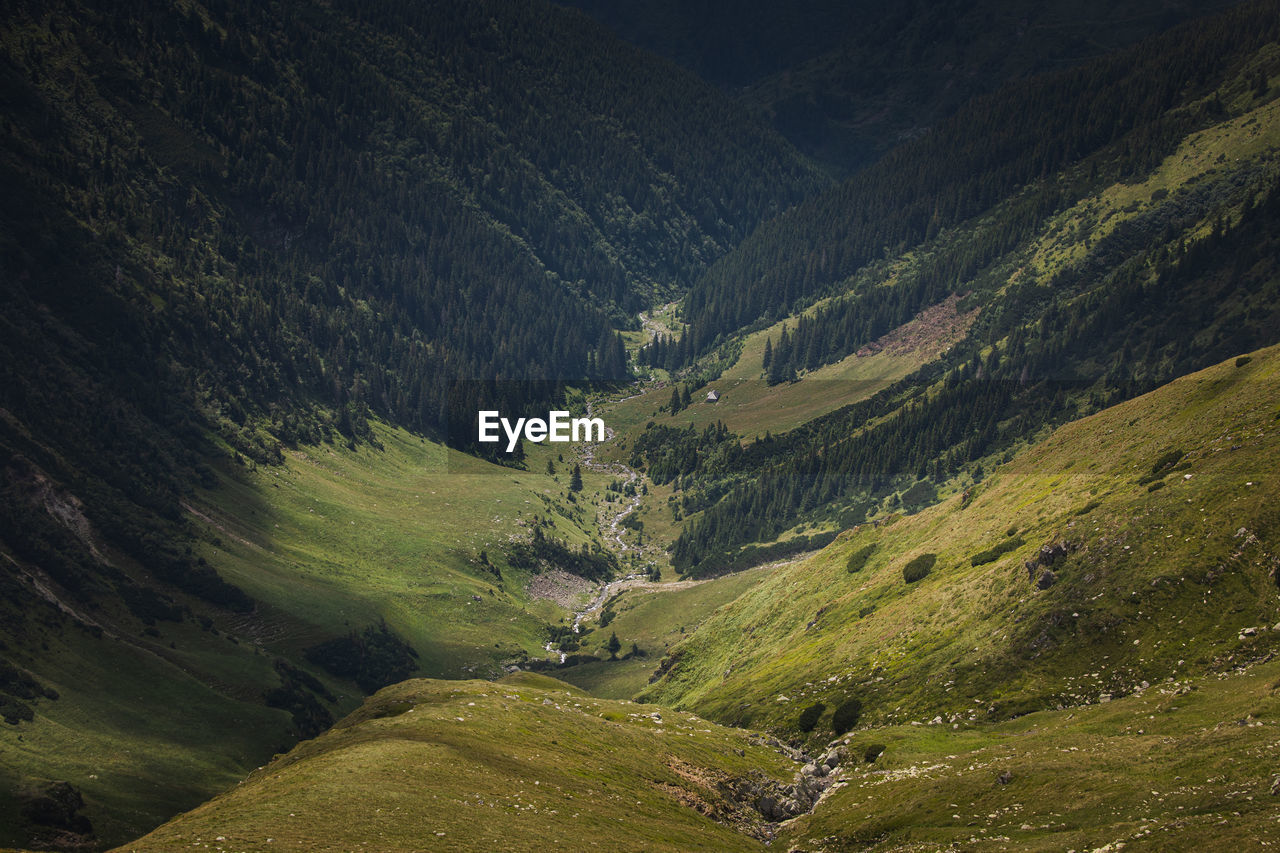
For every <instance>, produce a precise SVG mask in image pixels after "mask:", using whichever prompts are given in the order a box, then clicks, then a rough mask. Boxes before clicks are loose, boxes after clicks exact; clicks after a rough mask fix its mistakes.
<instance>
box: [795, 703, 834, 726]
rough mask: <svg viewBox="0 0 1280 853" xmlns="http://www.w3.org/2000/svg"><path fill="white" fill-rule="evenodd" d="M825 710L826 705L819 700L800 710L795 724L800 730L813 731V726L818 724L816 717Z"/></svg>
mask: <svg viewBox="0 0 1280 853" xmlns="http://www.w3.org/2000/svg"><path fill="white" fill-rule="evenodd" d="M825 710H827V706H826V705H823V704H822V703H821V702H818V703H815V704H813V705H810V706H809V707H808V708H805V709H804V710H803V711H801V712H800V718H799V719H798V720H796V725H797V726H799V728H800V731H802V732H811V731H813V727H814V726H816V725H817V724H818V719H819V718H820V717H821V716H822V712H823V711H825Z"/></svg>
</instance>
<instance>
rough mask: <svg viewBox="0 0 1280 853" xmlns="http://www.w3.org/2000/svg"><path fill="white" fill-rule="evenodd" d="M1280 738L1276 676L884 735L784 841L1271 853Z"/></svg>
mask: <svg viewBox="0 0 1280 853" xmlns="http://www.w3.org/2000/svg"><path fill="white" fill-rule="evenodd" d="M1278 732H1280V665H1277V664H1276V663H1275V662H1272V663H1268V664H1265V665H1262V666H1259V667H1255V668H1254V669H1252V670H1251V671H1250V672H1248V673H1236V672H1233V673H1230V674H1228V675H1226V676H1223V677H1220V678H1209V679H1206V680H1203V681H1201V682H1200V683H1199V684H1198V685H1192V684H1187V683H1184V682H1179V683H1165V684H1161V685H1158V686H1155V687H1152V688H1150V689H1149V690H1147V691H1145V692H1144V693H1143V694H1142V695H1137V696H1129V697H1126V698H1124V699H1120V700H1117V701H1114V702H1110V703H1107V704H1102V705H1092V706H1089V707H1087V708H1075V709H1071V710H1066V711H1042V712H1039V713H1035V714H1030V715H1028V716H1025V717H1020V718H1019V719H1017V720H1012V721H1009V722H1007V723H1002V724H998V725H989V726H983V727H978V728H974V729H965V730H963V731H948V730H947V729H946V728H943V727H937V726H924V727H920V726H891V727H888V728H883V729H876V730H873V731H869V732H863V733H859V734H858V735H857V736H854V737H852V738H850V741H851V746H852V747H854V748H860V749H861V750H865V748H866V746H867V745H869V744H871V743H872V742H874V743H878V744H881V745H885V746H886V747H887V749H886V751H885V753H884V754H883V755H882V756H881V758H880V759H879V760H878V761H877V762H876V763H874V764H863V765H862V766H861V767H860V768H854V769H853V772H851V773H847V774H846V777H845V778H846V781H847V783H848V784H847V785H844V786H841V787H839V788H837V789H836V790H834V791H832V792H831V793H830V794H829V795H828V796H827V798H826V799H824V800H823V801H822V803H821V804H820V805H819V807H818V809H817V810H816V811H815V812H814V813H813V814H812V815H809V816H804V817H801V818H799V819H797V820H796V821H794V822H793V823H792V824H790V825H789V826H788V827H787V828H786V831H785V834H784V836H783V838H782V839H780V840H781V841H782V842H783V843H785V844H787V845H788V848H787V849H791V850H795V851H830V850H848V849H857V850H877V851H888V850H912V851H927V850H954V849H963V850H972V851H988V850H990V851H994V850H1027V851H1032V850H1035V851H1062V850H1119V849H1121V847H1120V845H1121V844H1123V845H1124V849H1126V850H1132V851H1138V850H1150V851H1163V850H1231V849H1238V850H1260V849H1266V848H1267V847H1268V845H1269V844H1270V845H1274V844H1275V842H1274V841H1271V842H1268V841H1267V839H1274V838H1275V837H1276V832H1277V828H1278V821H1280V813H1278V812H1277V810H1276V806H1275V802H1276V797H1275V795H1274V793H1273V791H1272V785H1273V780H1274V779H1275V778H1276V776H1275V773H1276V766H1275V760H1274V759H1275V755H1276V753H1277V750H1280V734H1278ZM1006 772H1007V773H1009V774H1011V776H1012V778H1011V779H1010V780H1009V781H1007V783H1005V784H1001V783H1000V782H999V781H998V777H999V776H1000V774H1002V773H1006ZM1108 845H1110V846H1108Z"/></svg>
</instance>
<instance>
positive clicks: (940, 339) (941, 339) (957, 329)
mask: <svg viewBox="0 0 1280 853" xmlns="http://www.w3.org/2000/svg"><path fill="white" fill-rule="evenodd" d="M959 304H960V297H959V296H958V295H956V294H954V293H953V294H952V295H950V296H948V297H947V298H946V299H944V300H942V301H941V302H939V303H938V304H937V305H934V306H932V307H930V308H926V309H924V310H923V311H921V312H920V313H919V314H917V315H916V316H915V317H914V318H913V319H912V320H911V321H910V322H908V323H906V324H904V325H901V326H899V327H898V328H896V329H894V330H893V331H892V332H890V333H889V334H887V335H884V336H883V337H881V338H880V339H879V340H876V341H874V342H872V343H869V344H867V345H866V346H865V347H863V348H862V349H860V350H858V355H859V356H868V355H874V354H875V353H878V352H881V351H886V352H888V353H889V354H890V355H907V354H909V353H923V354H925V355H926V356H928V357H929V358H936V357H937V356H939V355H941V354H942V353H943V352H946V351H947V350H948V349H949V348H951V347H952V346H954V345H955V344H957V343H959V342H960V340H961V339H962V338H963V337H964V336H965V333H966V332H968V331H969V327H970V326H972V325H973V321H974V320H976V319H978V309H977V308H974V309H973V310H972V311H967V312H965V313H961V312H960V309H959Z"/></svg>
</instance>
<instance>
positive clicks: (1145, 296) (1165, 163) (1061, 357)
mask: <svg viewBox="0 0 1280 853" xmlns="http://www.w3.org/2000/svg"><path fill="white" fill-rule="evenodd" d="M1278 55H1280V54H1278V52H1277V47H1276V44H1275V43H1269V44H1266V45H1263V46H1262V47H1261V48H1259V49H1258V50H1257V51H1256V53H1255V54H1254V55H1252V56H1250V57H1248V58H1247V59H1243V60H1241V61H1240V62H1239V64H1238V67H1236V68H1235V70H1234V72H1233V73H1232V74H1231V75H1230V76H1228V77H1227V78H1226V79H1225V80H1223V81H1222V83H1221V85H1219V86H1217V87H1216V88H1214V89H1211V90H1208V91H1205V92H1203V93H1202V94H1201V97H1200V98H1199V100H1196V101H1194V102H1192V103H1190V104H1189V105H1187V106H1186V107H1179V108H1177V109H1175V110H1173V111H1171V112H1170V113H1168V114H1166V115H1164V116H1163V117H1162V118H1160V119H1158V120H1155V121H1153V122H1152V124H1151V126H1152V127H1159V128H1161V131H1160V132H1161V133H1173V132H1174V129H1176V128H1178V127H1179V125H1182V128H1183V129H1182V130H1179V131H1177V133H1182V134H1184V135H1181V136H1180V137H1179V138H1178V140H1177V143H1176V144H1174V145H1171V147H1170V148H1169V150H1168V153H1167V154H1166V155H1164V156H1162V157H1160V158H1159V159H1157V160H1152V161H1151V162H1150V163H1149V164H1147V165H1145V166H1143V167H1142V168H1141V169H1140V170H1139V171H1138V172H1137V173H1136V174H1132V175H1129V176H1128V177H1126V178H1124V179H1123V180H1103V179H1101V178H1099V179H1098V180H1097V182H1096V184H1093V183H1092V182H1093V179H1091V178H1089V177H1088V176H1089V174H1090V173H1091V170H1092V169H1093V168H1094V167H1097V168H1099V169H1102V168H1103V165H1102V164H1103V163H1104V162H1110V161H1108V160H1107V159H1106V158H1107V157H1110V156H1111V155H1112V154H1116V155H1117V156H1119V155H1118V153H1117V152H1116V151H1115V150H1111V153H1110V154H1106V155H1105V156H1103V155H1100V156H1102V159H1101V160H1099V161H1092V162H1090V163H1089V164H1087V165H1084V166H1081V167H1080V168H1072V169H1067V170H1065V171H1063V172H1061V173H1059V174H1058V175H1057V176H1056V177H1055V178H1053V179H1050V180H1047V181H1039V182H1036V183H1034V184H1032V185H1029V186H1028V187H1026V188H1024V189H1022V190H1019V191H1018V192H1016V193H1014V194H1013V195H1012V196H1010V197H1009V198H1007V199H1005V200H1004V201H1001V202H1000V203H998V204H996V205H995V207H994V208H992V209H991V210H990V211H988V212H987V213H985V214H983V215H981V216H978V217H975V218H974V219H972V220H970V221H968V222H966V223H964V224H962V225H958V226H956V227H954V228H949V229H944V230H942V231H940V232H939V233H938V235H937V236H936V237H935V238H933V239H931V240H929V241H927V242H925V243H923V244H921V245H919V246H916V247H914V248H911V249H910V250H907V251H903V252H901V253H900V254H894V255H893V256H892V257H891V258H890V259H888V260H886V261H883V262H877V263H871V264H868V265H866V266H864V267H862V268H861V269H860V270H859V271H858V272H857V273H856V274H855V275H854V276H852V277H851V278H849V279H848V280H847V281H845V282H844V283H843V284H842V285H840V286H841V287H842V288H846V290H845V292H842V293H840V294H838V295H834V296H830V297H827V298H824V299H821V300H819V301H817V302H815V303H814V304H813V305H811V306H809V307H807V308H806V309H805V310H803V311H802V312H800V313H798V314H795V315H792V316H790V317H788V318H786V319H783V320H780V321H778V322H775V323H773V324H772V325H770V326H768V327H766V328H765V329H762V330H761V331H760V332H757V333H753V334H750V335H741V334H740V335H737V336H734V337H732V338H730V339H729V341H728V342H727V343H726V344H724V345H722V346H719V347H718V348H717V349H716V350H715V351H714V352H713V353H712V354H711V355H709V356H708V357H707V358H705V359H703V360H702V361H700V362H699V364H698V365H697V366H696V367H695V368H693V369H692V370H690V371H688V373H687V377H688V378H687V379H686V380H685V386H686V388H687V390H688V392H689V397H690V399H701V398H702V397H703V395H704V394H705V393H706V389H708V388H713V387H714V388H716V389H717V390H718V391H719V392H721V393H722V394H723V395H725V396H724V398H723V400H722V402H721V403H718V404H716V405H715V406H712V407H707V406H695V407H692V410H691V411H690V412H688V413H686V412H681V413H679V414H678V415H677V416H672V417H653V414H652V413H653V411H654V409H656V408H657V407H658V406H659V405H663V406H665V405H666V404H665V402H663V401H660V400H655V399H654V397H657V396H659V395H657V394H654V395H653V396H651V397H650V398H649V399H648V400H645V399H640V400H637V401H634V402H633V403H632V404H631V408H632V412H631V413H630V414H629V423H630V424H631V425H632V428H631V432H632V433H633V435H632V437H631V446H632V447H633V448H634V449H635V454H634V457H633V465H640V464H644V465H647V466H649V471H650V473H651V475H654V474H656V473H657V472H659V471H661V472H662V474H661V477H658V476H655V479H670V478H671V473H672V470H673V469H672V467H671V466H672V464H675V466H676V467H675V469H674V473H676V474H678V475H679V486H680V488H681V489H682V492H683V493H682V494H681V495H679V496H678V500H679V501H680V505H679V509H680V511H681V513H682V514H683V516H684V517H685V519H686V523H685V524H684V526H683V529H682V530H681V531H680V532H679V536H678V541H677V544H676V547H675V549H674V550H673V555H672V556H673V562H674V564H675V565H676V567H677V568H678V569H680V570H681V571H682V572H686V573H691V574H699V575H701V574H707V573H709V572H715V571H718V570H720V569H721V568H723V567H724V566H726V565H729V564H733V563H735V562H737V561H738V557H737V556H736V554H735V552H736V551H737V550H738V549H740V548H741V547H742V546H743V545H745V544H747V543H750V542H753V541H756V542H758V541H765V542H767V541H771V540H773V539H775V538H776V537H778V536H782V535H788V532H789V531H790V532H792V533H794V532H802V531H800V530H799V527H800V526H801V525H815V524H816V525H818V526H819V527H820V528H822V529H825V530H832V529H835V528H838V527H839V526H848V525H849V524H851V523H855V522H857V521H860V520H861V519H862V518H863V517H874V515H875V514H876V513H878V512H882V511H885V510H892V509H895V508H897V507H898V506H899V505H902V506H905V507H906V508H908V509H916V508H918V507H919V506H922V505H926V504H927V503H929V502H931V501H932V500H933V499H934V498H933V497H932V495H933V494H934V492H935V491H938V490H940V491H941V492H942V493H944V494H945V493H947V492H951V491H958V490H961V489H963V488H965V487H966V486H967V485H968V484H970V483H972V482H973V481H974V480H975V479H980V477H981V472H982V471H983V470H984V469H985V468H989V467H990V465H991V464H992V463H993V462H996V461H999V459H1000V458H1001V457H1002V455H1003V454H1005V453H1006V452H1008V451H1009V450H1011V449H1014V448H1016V447H1017V446H1019V445H1020V444H1022V443H1024V442H1026V441H1029V440H1033V439H1034V438H1035V437H1036V436H1037V435H1038V434H1041V433H1042V431H1043V430H1045V429H1046V428H1052V427H1054V426H1057V425H1060V424H1062V423H1065V422H1066V421H1068V420H1071V419H1073V418H1077V417H1080V416H1082V415H1085V414H1088V413H1090V412H1093V411H1097V410H1098V409H1099V408H1100V407H1102V406H1105V405H1109V404H1112V403H1115V402H1118V401H1119V400H1122V399H1127V398H1129V397H1132V396H1134V395H1135V394H1139V393H1142V392H1144V391H1147V390H1150V389H1151V388H1154V387H1156V386H1158V385H1160V384H1163V383H1165V382H1168V381H1169V380H1171V379H1173V378H1175V377H1177V376H1180V375H1183V374H1185V373H1187V372H1190V371H1193V370H1197V369H1200V368H1203V367H1205V366H1207V365H1209V364H1213V363H1215V362H1217V361H1219V360H1221V359H1223V358H1226V357H1227V356H1228V355H1231V354H1233V353H1236V352H1239V351H1242V350H1249V349H1254V348H1257V347H1260V346H1265V345H1268V344H1271V343H1275V342H1276V341H1277V340H1280V316H1277V313H1276V300H1275V293H1276V288H1277V287H1280V275H1278V274H1277V269H1276V267H1275V265H1274V262H1273V259H1272V258H1273V253H1272V251H1271V248H1270V247H1273V246H1274V245H1275V244H1276V240H1277V235H1278V234H1280V217H1278V216H1277V214H1278V213H1280V207H1277V199H1280V194H1277V190H1276V187H1277V185H1278V180H1280V173H1278V172H1277V165H1276V164H1277V152H1278V151H1280V120H1278V118H1280V113H1277V111H1276V108H1275V100H1274V96H1275V93H1274V92H1273V91H1272V90H1271V88H1270V86H1269V85H1268V84H1267V79H1268V75H1269V74H1272V73H1274V72H1275V70H1276V68H1277V65H1276V58H1277V56H1278ZM1166 59H1167V60H1168V61H1170V62H1172V61H1173V60H1172V59H1171V58H1169V57H1166ZM1082 73H1083V72H1082ZM1037 85H1038V84H1037ZM1192 117H1194V120H1192ZM1188 121H1190V122H1191V125H1192V126H1195V125H1202V126H1201V127H1200V129H1192V130H1188V129H1187V127H1188V125H1187V122H1188ZM1127 144H1128V143H1126V145H1127ZM1109 150H1110V149H1109ZM1134 150H1135V151H1136V150H1146V149H1144V148H1139V149H1134ZM886 162H887V161H886ZM1112 165H1114V163H1113V164H1112ZM1099 174H1101V172H1100V173H1099ZM1077 181H1083V182H1084V184H1092V188H1090V189H1088V191H1087V192H1084V193H1083V194H1082V195H1080V196H1079V197H1078V198H1077V199H1076V200H1075V201H1074V202H1073V203H1071V204H1068V205H1065V206H1063V207H1062V208H1061V209H1060V210H1057V211H1056V212H1051V211H1052V207H1053V206H1056V205H1058V204H1059V203H1061V199H1062V196H1059V195H1056V193H1058V192H1059V191H1065V190H1064V188H1071V187H1074V188H1075V189H1073V190H1072V192H1076V191H1079V190H1080V186H1078V185H1077V184H1076V182H1077ZM1052 199H1056V200H1052ZM1046 200H1051V205H1050V207H1049V208H1042V204H1043V203H1045V202H1046ZM833 221H834V220H833ZM793 280H794V279H793ZM946 316H949V317H951V318H952V319H953V320H954V329H952V331H951V332H947V331H946V325H945V324H942V323H939V322H937V318H939V317H946ZM931 318H932V319H931ZM690 334H692V331H691V332H690ZM686 337H687V336H686ZM684 349H685V347H684V341H683V340H682V341H681V342H680V343H679V344H671V343H670V342H667V341H661V342H658V343H655V344H652V345H650V347H648V348H647V349H646V350H645V351H642V353H641V358H642V360H645V361H653V360H654V359H651V358H646V356H647V355H650V354H652V355H656V356H665V357H666V358H668V359H670V358H671V356H672V355H673V354H674V353H678V351H682V350H684ZM765 352H768V353H769V357H770V359H771V360H770V362H769V364H768V367H767V369H765V364H764V357H763V356H764V353H765ZM657 360H658V361H662V360H663V359H662V358H658V359H657ZM665 366H666V367H671V368H674V367H676V364H673V363H672V362H671V361H670V360H668V361H666V362H665ZM827 380H832V381H827ZM990 380H998V381H990ZM807 384H811V385H810V387H806V385H807ZM664 393H665V394H666V395H668V396H669V395H670V390H667V391H666V392H664ZM721 411H723V412H724V416H723V417H724V420H726V421H727V422H728V423H729V424H731V425H732V426H733V427H734V428H736V429H737V430H738V432H737V434H734V435H729V436H723V435H721V434H719V433H715V434H712V435H709V436H708V435H703V436H688V435H686V436H683V437H678V436H676V435H674V434H671V433H669V432H663V431H661V429H660V428H665V427H669V426H683V425H684V424H685V423H689V422H698V423H699V426H703V425H705V424H706V423H708V422H712V421H714V419H716V418H718V417H721V415H720V414H719V413H720V412H721ZM636 415H639V416H638V417H636ZM646 417H648V418H649V419H650V420H652V421H653V422H654V432H653V434H651V435H648V436H646V435H644V434H643V430H642V429H640V428H641V427H643V426H644V425H645V424H646V423H647V421H646V420H645V418H646ZM783 430H787V432H786V433H785V434H784V435H781V436H780V435H778V434H777V433H778V432H781V431H783ZM732 431H733V430H732V429H731V432H732ZM770 433H772V435H770ZM766 436H767V440H762V439H765V438H766ZM677 437H678V438H679V440H678V442H677V440H676V439H677ZM673 444H679V446H680V448H681V449H680V450H678V451H675V452H672V451H670V450H669V449H668V448H669V447H670V446H671V445H673ZM694 444H697V445H698V452H697V453H690V452H685V450H687V449H689V448H690V447H691V446H692V445H694ZM655 445H656V446H657V447H656V449H655ZM672 457H674V459H673V458H672Z"/></svg>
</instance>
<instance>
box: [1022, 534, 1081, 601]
mask: <svg viewBox="0 0 1280 853" xmlns="http://www.w3.org/2000/svg"><path fill="white" fill-rule="evenodd" d="M1078 547H1079V546H1078V545H1076V544H1075V543H1074V542H1065V541H1061V542H1051V543H1049V544H1048V545H1041V546H1040V550H1039V551H1038V552H1036V555H1035V556H1034V557H1032V558H1031V559H1030V560H1027V561H1026V562H1025V563H1024V564H1023V568H1025V569H1026V570H1027V580H1029V581H1032V582H1034V583H1035V585H1036V587H1037V588H1038V589H1048V588H1049V587H1051V586H1053V585H1054V584H1055V583H1056V582H1057V580H1058V575H1057V573H1056V572H1054V571H1053V570H1052V569H1053V567H1054V566H1055V565H1057V564H1058V563H1060V562H1062V560H1063V559H1064V558H1065V557H1066V556H1067V555H1068V554H1070V553H1072V552H1073V551H1075V550H1076V549H1077V548H1078Z"/></svg>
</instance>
